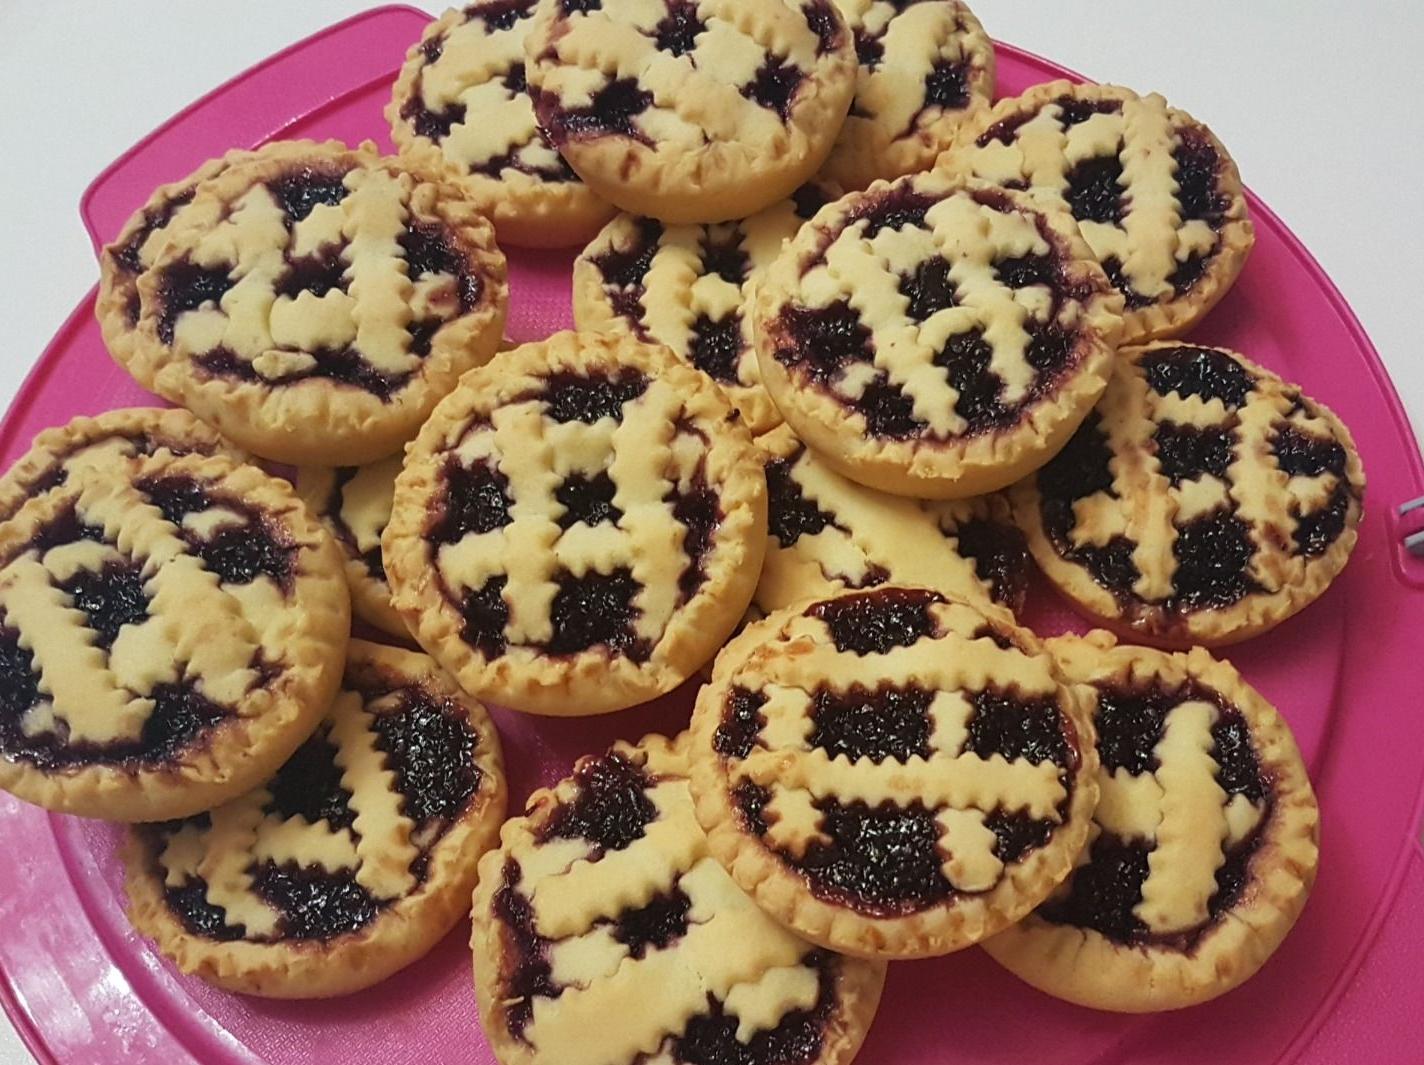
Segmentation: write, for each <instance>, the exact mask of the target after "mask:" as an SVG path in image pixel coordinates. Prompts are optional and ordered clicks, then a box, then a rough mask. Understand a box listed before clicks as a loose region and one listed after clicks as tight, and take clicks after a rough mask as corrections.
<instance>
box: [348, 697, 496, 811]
mask: <svg viewBox="0 0 1424 1065" xmlns="http://www.w3.org/2000/svg"><path fill="white" fill-rule="evenodd" d="M401 695H402V699H401V702H400V705H399V706H398V707H396V708H395V709H393V710H388V711H384V712H382V713H378V714H376V715H375V716H374V717H373V718H372V721H371V727H372V729H373V730H374V731H375V733H376V738H377V744H378V745H379V746H380V749H381V750H382V751H383V752H385V755H386V765H387V767H388V768H389V769H391V770H392V771H393V772H394V773H395V775H396V785H397V787H398V788H399V789H400V793H401V796H402V807H403V809H404V811H405V814H406V816H407V817H409V818H410V819H411V820H413V821H414V822H415V823H416V825H417V826H419V828H422V829H423V828H425V827H426V826H427V825H431V824H435V823H437V822H438V823H443V824H445V825H448V824H449V823H450V822H452V821H454V820H455V819H456V818H458V817H459V816H460V815H461V814H462V813H463V812H464V810H465V807H466V806H467V805H468V804H469V802H470V798H471V796H473V795H474V794H475V792H476V791H477V790H478V789H479V786H480V778H481V773H480V769H479V767H478V766H477V765H476V764H475V733H474V730H473V729H472V728H471V727H470V722H469V718H468V716H467V714H466V712H465V710H464V709H463V708H462V707H460V706H459V705H458V704H456V703H454V702H452V701H450V700H447V699H443V698H438V697H436V696H433V695H431V694H430V693H429V692H428V691H426V690H425V689H423V688H419V687H414V686H412V687H407V688H404V689H402V690H401Z"/></svg>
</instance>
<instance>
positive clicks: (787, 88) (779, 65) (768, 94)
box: [742, 56, 806, 121]
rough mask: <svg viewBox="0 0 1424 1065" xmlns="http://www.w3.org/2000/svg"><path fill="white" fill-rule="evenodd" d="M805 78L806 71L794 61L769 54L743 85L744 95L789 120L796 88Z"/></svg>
mask: <svg viewBox="0 0 1424 1065" xmlns="http://www.w3.org/2000/svg"><path fill="white" fill-rule="evenodd" d="M805 80H806V75H805V73H804V72H803V71H802V70H801V68H800V67H798V66H796V65H795V64H794V63H788V62H787V61H786V60H784V59H777V58H775V57H774V56H767V58H766V61H765V62H764V63H762V65H761V66H760V67H759V68H758V69H757V72H756V76H755V77H754V78H752V80H751V81H750V82H748V83H747V84H746V85H743V86H742V95H743V96H745V97H746V98H747V99H748V100H751V101H752V102H753V103H756V104H760V105H761V106H762V107H764V108H766V109H767V110H768V111H775V112H776V113H777V114H778V115H780V116H781V118H782V121H787V120H789V119H790V118H791V107H792V102H793V101H794V100H795V98H796V90H797V89H799V88H800V87H801V83H802V82H804V81H805Z"/></svg>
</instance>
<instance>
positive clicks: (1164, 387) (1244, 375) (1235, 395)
mask: <svg viewBox="0 0 1424 1065" xmlns="http://www.w3.org/2000/svg"><path fill="white" fill-rule="evenodd" d="M1138 366H1140V367H1141V369H1142V372H1143V374H1144V376H1145V377H1146V380H1147V385H1148V387H1149V388H1151V389H1152V391H1154V392H1156V393H1157V394H1158V395H1159V396H1169V395H1171V394H1172V393H1174V392H1175V393H1176V394H1177V395H1179V396H1181V397H1182V398H1183V399H1188V398H1190V397H1192V396H1198V397H1200V398H1201V400H1202V401H1203V402H1204V403H1209V402H1211V401H1212V400H1213V399H1219V400H1221V402H1222V403H1223V404H1225V405H1226V408H1227V409H1228V410H1235V409H1237V408H1238V407H1241V406H1243V405H1245V403H1246V400H1247V398H1248V397H1249V396H1250V395H1251V392H1252V390H1253V389H1254V388H1255V387H1256V378H1255V377H1254V376H1252V374H1251V373H1250V371H1249V370H1247V369H1246V367H1244V366H1242V365H1241V364H1240V363H1239V362H1237V361H1236V360H1235V359H1233V358H1232V357H1231V356H1230V355H1227V354H1226V353H1225V352H1221V351H1217V350H1215V349H1214V348H1195V347H1188V346H1186V345H1183V346H1180V347H1171V348H1160V349H1158V350H1155V351H1151V352H1149V353H1148V354H1146V355H1144V356H1143V357H1142V359H1141V360H1140V361H1139V362H1138Z"/></svg>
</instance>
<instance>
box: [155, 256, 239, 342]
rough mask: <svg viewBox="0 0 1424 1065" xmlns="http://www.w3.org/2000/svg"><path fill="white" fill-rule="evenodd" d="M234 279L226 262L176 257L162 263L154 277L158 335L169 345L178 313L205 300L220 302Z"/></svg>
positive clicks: (201, 303) (197, 305)
mask: <svg viewBox="0 0 1424 1065" xmlns="http://www.w3.org/2000/svg"><path fill="white" fill-rule="evenodd" d="M236 283H237V281H236V279H235V278H233V277H232V276H231V275H230V273H229V268H228V267H226V266H216V267H211V266H199V265H197V264H196V263H194V262H193V261H192V260H190V259H180V260H179V261H178V262H175V263H171V264H169V265H168V266H166V267H164V268H163V272H162V273H161V274H160V275H159V281H158V306H159V308H160V310H159V313H158V339H160V340H161V341H163V343H165V344H170V345H171V344H172V343H173V334H174V330H175V329H176V328H177V325H178V319H179V317H181V316H182V315H183V314H184V313H186V312H187V311H194V310H197V309H198V308H199V307H201V306H203V305H204V304H205V303H212V304H215V305H216V304H218V303H220V302H221V300H222V298H223V296H225V295H226V294H227V291H228V289H230V288H232V286H233V285H235V284H236Z"/></svg>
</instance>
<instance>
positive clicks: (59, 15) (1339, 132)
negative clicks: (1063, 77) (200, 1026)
mask: <svg viewBox="0 0 1424 1065" xmlns="http://www.w3.org/2000/svg"><path fill="white" fill-rule="evenodd" d="M973 3H974V7H975V9H976V11H977V12H978V14H979V16H980V17H981V19H982V20H983V22H984V24H985V26H986V28H987V29H988V30H989V32H990V33H991V34H993V35H994V36H995V37H997V38H999V39H1000V40H1004V41H1010V42H1013V43H1014V44H1017V45H1020V46H1022V47H1024V48H1027V49H1029V50H1031V51H1034V52H1037V53H1039V54H1040V55H1044V56H1047V57H1049V58H1052V59H1055V60H1057V61H1058V62H1060V63H1063V64H1064V65H1066V66H1069V67H1072V68H1073V69H1076V70H1078V71H1081V72H1082V73H1083V74H1085V75H1087V76H1089V77H1091V78H1094V79H1097V80H1099V81H1115V82H1120V83H1122V84H1124V85H1129V86H1132V87H1133V88H1136V89H1138V90H1141V91H1148V90H1157V91H1160V92H1162V93H1163V94H1164V95H1166V96H1167V98H1168V99H1169V100H1171V101H1172V102H1173V103H1175V104H1177V105H1178V106H1180V107H1183V108H1185V109H1187V110H1189V111H1191V112H1192V113H1193V114H1195V115H1196V116H1197V117H1198V118H1200V119H1202V120H1204V121H1205V122H1207V123H1209V124H1210V125H1211V126H1212V128H1213V129H1214V130H1215V131H1216V132H1217V134H1218V135H1219V136H1220V137H1221V139H1222V140H1223V141H1224V142H1225V143H1226V144H1227V145H1228V147H1229V148H1230V149H1231V152H1232V154H1233V155H1234V156H1235V157H1236V160H1237V162H1238V163H1239V164H1240V167H1241V172H1242V175H1243V176H1244V178H1245V180H1246V182H1247V183H1248V184H1249V185H1250V186H1251V187H1252V188H1253V189H1254V190H1255V191H1256V192H1257V193H1259V194H1260V195H1261V197H1262V198H1263V199H1264V200H1265V201H1266V202H1267V203H1269V204H1270V205H1271V206H1272V207H1273V208H1274V209H1275V210H1276V212H1277V213H1279V214H1280V215H1281V217H1282V218H1284V219H1285V221H1286V223H1287V224H1288V225H1289V226H1290V227H1291V228H1292V229H1293V230H1295V232H1296V234H1297V235H1298V236H1299V237H1300V238H1301V239H1302V240H1303V241H1304V242H1305V244H1306V246H1307V247H1308V248H1310V250H1311V251H1312V252H1313V253H1314V254H1315V256H1316V257H1317V258H1318V259H1319V260H1320V262H1321V263H1322V264H1323V265H1324V267H1325V269H1326V271H1327V272H1328V273H1329V274H1330V276H1331V277H1332V278H1334V280H1335V283H1336V284H1337V285H1339V286H1340V289H1341V290H1342V291H1343V292H1344V294H1345V297H1346V299H1348V300H1349V301H1350V303H1351V305H1352V306H1353V307H1354V309H1355V311H1356V313H1357V314H1358V315H1359V316H1360V319H1361V321H1362V322H1363V323H1364V325H1365V328H1366V330H1368V332H1369V334H1370V336H1371V337H1372V338H1373V339H1374V342H1375V344H1376V346H1377V347H1378V348H1379V351H1380V354H1381V355H1382V356H1383V358H1384V361H1385V364H1386V365H1387V366H1388V367H1389V370H1390V373H1391V374H1392V375H1393V377H1394V381H1395V387H1396V388H1397V389H1398V390H1399V393H1400V395H1401V396H1402V397H1403V399H1404V403H1405V406H1406V407H1407V408H1408V410H1409V413H1410V416H1411V418H1412V419H1413V421H1414V425H1415V426H1416V428H1424V356H1421V355H1420V352H1419V347H1420V339H1419V327H1418V323H1417V322H1415V321H1414V317H1415V316H1416V315H1417V314H1418V313H1419V312H1418V306H1419V296H1418V294H1419V292H1420V291H1421V290H1424V252H1421V250H1420V248H1419V243H1420V238H1419V235H1418V233H1419V227H1420V223H1421V221H1424V218H1421V215H1420V211H1419V207H1418V204H1419V202H1420V201H1419V197H1418V195H1417V194H1416V192H1415V190H1414V186H1413V180H1414V179H1415V178H1416V177H1417V176H1418V175H1419V174H1421V173H1424V137H1421V136H1420V133H1421V130H1420V123H1419V119H1418V101H1419V100H1420V99H1421V98H1424V68H1421V66H1420V64H1419V62H1418V57H1417V55H1416V54H1415V53H1416V52H1417V48H1418V45H1419V43H1420V42H1421V41H1424V5H1416V4H1412V3H1403V2H1400V0H1393V2H1390V0H1373V2H1368V3H1363V4H1358V5H1354V6H1353V7H1351V6H1345V5H1340V4H1335V3H1326V2H1324V0H1306V2H1305V3H1301V2H1300V0H1253V2H1249V3H1247V2H1242V0H1196V2H1195V3H1193V4H1187V5H1182V4H1143V3H1141V2H1140V0H1078V2H1076V3H1064V4H1045V3H1043V2H1042V0H973ZM370 6H373V5H372V4H370V3H362V2H359V0H303V2H302V3H300V4H296V3H292V2H291V0H244V2H243V3H241V4H238V5H233V4H172V3H158V2H157V0H129V2H127V3H114V4H98V3H94V2H93V0H46V2H43V3H41V2H39V0H30V2H28V3H22V2H20V0H10V2H5V3H3V4H0V90H3V98H4V99H6V100H9V101H10V104H9V105H8V106H7V107H6V108H5V109H4V110H3V112H0V134H3V136H0V143H4V144H5V145H6V149H5V152H6V162H5V165H4V166H3V167H0V204H4V205H6V207H5V215H6V218H5V237H4V240H3V242H0V263H3V269H0V277H3V278H4V284H3V285H0V321H3V322H5V323H6V328H7V330H8V331H9V336H8V339H7V340H6V341H5V348H4V351H3V354H0V409H2V408H3V407H5V406H7V405H8V404H9V401H10V398H11V397H12V396H13V395H14V391H15V389H16V388H17V387H18V385H19V383H20V381H21V379H22V378H23V376H24V375H25V374H26V373H27V372H28V370H29V368H30V366H31V365H32V364H33V362H34V360H35V359H36V358H37V357H38V355H39V353H40V352H41V351H42V350H43V349H44V346H45V344H46V343H47V342H48V341H49V339H50V337H51V336H53V335H54V333H55V331H56V330H57V329H58V328H59V326H60V324H61V323H62V322H63V321H64V319H65V317H66V316H67V315H68V314H69V312H70V311H71V310H72V309H73V308H74V305H75V303H76V302H78V300H79V299H80V298H81V297H82V296H83V295H84V293H85V292H86V291H87V290H88V289H89V287H90V286H91V285H92V284H93V283H94V280H95V269H94V259H93V256H92V254H91V252H90V250H89V246H88V241H87V239H86V237H85V235H84V232H83V229H82V228H81V226H80V223H79V217H78V212H77V204H78V202H79V196H80V194H81V193H82V192H83V190H84V188H85V186H86V185H87V184H88V183H89V181H90V179H91V178H93V177H94V175H95V174H97V173H98V172H99V170H100V169H102V168H103V167H104V166H105V165H106V164H107V163H109V162H110V161H111V160H113V159H114V157H115V156H117V155H119V154H120V153H121V152H122V151H123V150H124V149H126V148H127V147H129V145H131V144H132V143H133V142H134V141H136V140H138V139H139V138H140V137H141V136H143V135H144V134H145V133H147V132H148V131H149V130H150V129H152V128H153V127H154V126H156V125H157V124H158V123H159V122H161V121H163V120H164V119H165V118H167V117H168V116H169V115H171V114H173V113H174V112H175V111H177V110H178V109H179V108H181V107H182V106H183V105H184V104H186V103H188V102H189V101H190V100H193V99H194V98H196V97H197V96H200V95H201V94H203V93H204V92H206V91H208V90H209V89H211V88H213V87H214V86H216V85H217V84H219V83H220V82H222V81H225V80H226V79H227V78H229V77H231V76H232V75H234V74H236V73H238V72H239V71H241V70H243V69H244V68H246V67H248V66H250V65H251V64H252V63H254V62H256V61H258V60H259V59H261V58H263V57H264V56H267V55H269V54H271V53H272V52H274V51H276V50H277V49H279V48H281V47H282V46H284V45H286V44H289V43H291V42H292V41H294V40H297V39H298V38H300V37H303V36H306V35H307V34H309V33H312V32H314V31H316V30H318V29H320V28H321V27H323V26H326V25H329V24H330V23H332V22H335V21H337V20H338V19H340V18H343V17H345V16H346V15H349V14H351V13H353V12H355V11H358V10H361V9H363V8H367V7H370ZM420 6H425V7H430V6H431V5H429V4H425V5H420ZM432 10H434V8H432ZM1411 323H1413V324H1411ZM28 1060H29V1058H28V1056H27V1055H26V1053H25V1051H24V1049H23V1048H22V1047H21V1046H20V1044H19V1042H18V1040H17V1039H16V1038H15V1036H14V1033H13V1032H12V1031H11V1030H10V1029H9V1027H8V1026H7V1025H5V1024H4V1022H3V1021H0V1065H11V1063H15V1062H27V1061H28ZM877 1065H878V1063H877Z"/></svg>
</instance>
